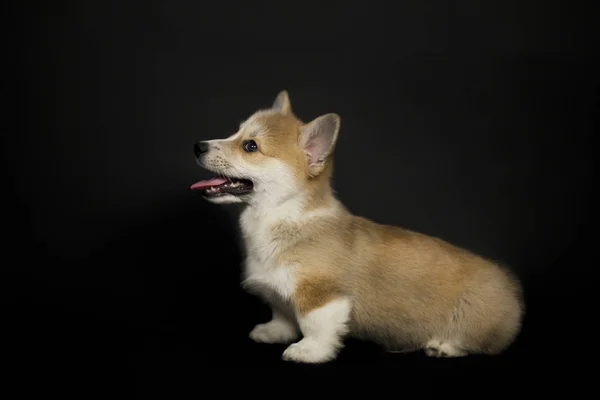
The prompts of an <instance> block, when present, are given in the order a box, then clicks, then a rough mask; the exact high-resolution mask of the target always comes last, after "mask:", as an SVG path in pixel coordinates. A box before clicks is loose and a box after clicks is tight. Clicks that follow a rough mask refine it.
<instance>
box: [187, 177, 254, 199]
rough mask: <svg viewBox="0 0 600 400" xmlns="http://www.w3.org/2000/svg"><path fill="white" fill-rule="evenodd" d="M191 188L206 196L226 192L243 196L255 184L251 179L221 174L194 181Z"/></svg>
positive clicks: (217, 195)
mask: <svg viewBox="0 0 600 400" xmlns="http://www.w3.org/2000/svg"><path fill="white" fill-rule="evenodd" d="M190 189H192V190H193V191H194V192H202V195H204V196H205V197H219V196H223V195H226V194H229V195H233V196H241V195H244V194H248V193H250V192H252V190H253V189H254V184H253V183H252V181H251V180H249V179H240V178H231V177H226V176H220V177H218V178H213V179H209V180H206V181H200V182H196V183H194V184H193V185H192V186H191V187H190Z"/></svg>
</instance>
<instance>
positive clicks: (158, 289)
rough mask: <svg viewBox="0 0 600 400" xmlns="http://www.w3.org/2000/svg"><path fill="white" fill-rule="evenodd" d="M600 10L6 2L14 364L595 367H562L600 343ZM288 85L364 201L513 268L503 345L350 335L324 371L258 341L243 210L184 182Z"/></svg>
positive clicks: (343, 179) (345, 185)
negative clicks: (599, 314)
mask: <svg viewBox="0 0 600 400" xmlns="http://www.w3.org/2000/svg"><path fill="white" fill-rule="evenodd" d="M592 10H593V8H591V7H586V5H585V4H584V3H582V2H566V1H565V2H554V3H548V2H545V3H543V4H542V3H535V2H531V1H506V0H504V1H500V0H498V1H486V2H481V1H475V0H473V1H454V2H443V1H439V2H432V1H408V2H398V4H396V5H394V6H392V5H391V3H390V5H387V6H385V7H383V6H381V5H377V3H374V2H342V1H330V2H323V3H320V4H319V3H314V4H313V3H310V2H290V3H285V2H281V1H280V2H272V3H269V2H248V3H247V4H245V3H239V4H238V3H234V2H221V3H219V4H210V5H209V4H208V3H203V2H196V1H173V2H167V1H138V2H134V1H126V0H125V1H124V0H121V1H107V0H105V1H87V2H75V1H56V2H48V3H47V4H45V5H36V4H34V3H21V4H20V5H19V6H18V7H15V6H14V4H13V6H12V7H8V8H7V9H5V12H4V13H3V14H4V17H5V18H6V22H7V23H6V24H5V25H4V30H5V35H4V37H5V42H6V45H5V47H4V49H5V55H6V57H5V60H6V61H5V63H4V68H7V69H6V71H7V72H6V73H5V74H3V78H2V81H3V82H2V86H3V93H4V96H3V97H4V99H5V100H6V105H5V107H4V111H5V118H3V122H4V124H5V126H4V127H3V129H2V130H3V134H2V137H3V146H2V148H3V161H4V166H3V173H4V174H6V179H4V181H5V185H6V186H5V190H6V191H5V196H3V197H4V200H5V202H6V205H5V207H3V209H4V216H3V221H4V223H3V227H4V230H5V237H8V238H9V239H8V240H6V239H5V241H4V244H5V251H4V253H5V262H3V267H2V270H3V272H6V274H7V275H6V279H3V280H2V283H3V286H5V288H4V289H3V297H4V298H5V299H6V301H3V304H4V305H5V306H4V307H3V308H4V310H5V311H4V313H3V314H4V316H3V320H4V324H5V325H4V326H5V328H4V329H3V331H4V332H5V333H8V337H9V339H8V340H7V341H6V343H8V344H9V346H8V347H7V350H10V351H11V353H12V354H16V356H15V357H9V358H8V360H10V363H11V364H10V365H12V371H13V372H14V376H15V377H31V376H35V377H37V378H51V379H48V382H51V384H52V385H55V386H56V387H58V388H62V389H64V388H66V387H72V386H71V385H73V383H74V382H84V383H86V385H87V383H89V384H91V385H93V386H87V387H88V388H90V387H94V388H96V389H95V390H101V389H106V388H112V387H116V385H125V386H124V387H128V388H135V389H136V390H139V391H148V392H152V391H154V390H155V388H157V387H171V388H172V387H173V386H177V387H178V388H182V387H187V386H186V385H187V384H190V385H191V382H193V381H194V379H198V377H199V376H203V377H204V378H206V377H207V376H209V375H207V372H206V371H215V369H216V368H220V367H230V368H231V367H240V368H241V367H244V368H250V369H254V370H256V368H259V367H263V368H266V367H271V368H274V369H276V370H278V371H292V372H294V373H297V372H298V371H302V372H306V373H313V372H318V371H321V372H322V371H327V372H335V371H340V370H343V371H347V368H344V367H352V368H361V369H362V368H363V367H368V369H374V368H380V367H381V368H383V367H388V368H394V369H396V370H399V371H403V372H402V373H403V374H404V375H403V376H405V377H406V376H407V374H408V373H409V372H414V373H415V374H416V375H426V376H429V377H432V376H437V375H435V374H438V373H439V374H441V375H447V374H450V373H463V372H467V371H468V373H469V374H473V373H475V372H483V373H486V374H492V375H493V374H499V373H502V374H511V376H519V375H521V374H522V373H523V371H528V370H532V369H536V370H540V369H544V371H546V372H549V371H550V372H559V373H561V372H562V371H567V370H572V369H573V368H575V367H576V366H581V365H582V364H567V363H566V361H565V360H567V359H568V358H569V357H571V358H572V360H575V361H577V360H579V359H580V357H581V356H583V355H585V354H586V353H588V354H589V353H590V352H591V353H595V351H594V350H593V348H590V347H589V346H590V345H592V344H593V343H594V339H593V337H594V336H593V333H590V332H589V331H588V327H587V325H586V324H590V323H592V322H593V317H592V318H591V317H590V314H588V313H589V311H588V310H587V307H586V306H587V302H589V301H590V300H588V298H587V297H585V295H586V294H587V291H588V290H589V289H588V288H591V283H592V278H591V274H590V272H591V268H592V267H593V266H594V264H595V263H594V261H593V259H591V258H590V257H591V255H593V254H594V252H595V245H594V242H593V235H592V234H591V232H593V227H592V222H591V221H592V218H593V217H594V216H595V210H594V209H592V206H593V201H592V187H593V186H592V181H593V175H594V165H593V159H594V155H595V154H594V152H595V149H594V148H593V146H592V132H593V128H594V126H593V119H594V117H595V115H594V114H595V113H596V112H597V111H596V108H595V102H596V96H597V83H598V80H597V76H596V73H595V71H596V69H597V68H598V62H597V61H596V59H595V53H594V50H595V49H594V46H593V44H594V39H595V35H594V34H595V32H594V29H593V24H592V23H593V20H594V17H595V15H594V13H593V12H592ZM282 89H287V90H288V91H289V94H290V96H291V101H292V107H293V109H294V111H295V112H296V113H297V114H298V115H299V117H301V118H302V119H304V120H310V119H313V118H315V117H317V116H319V115H321V114H325V113H328V112H336V113H338V114H340V115H341V117H342V128H341V133H340V137H339V142H338V146H337V158H336V169H335V182H334V184H335V188H336V190H337V192H338V195H339V197H340V198H341V200H342V201H343V202H344V203H345V204H346V205H347V206H348V207H349V208H350V209H351V210H352V211H353V212H355V213H357V214H360V215H363V216H366V217H370V218H373V219H375V220H378V221H380V222H385V223H390V224H398V225H403V226H405V227H407V228H410V229H414V230H418V231H421V232H424V233H428V234H431V235H434V236H439V237H442V238H444V239H446V240H448V241H451V242H453V243H455V244H457V245H460V246H464V247H466V248H469V249H471V250H474V251H477V252H479V253H481V254H483V255H485V256H487V257H490V258H494V259H497V260H500V261H502V262H504V263H507V264H509V265H511V266H512V267H513V268H514V269H515V271H516V272H517V273H518V274H519V276H520V277H521V278H522V279H523V282H524V283H525V285H526V290H527V292H526V294H527V305H528V314H527V319H526V322H525V326H524V329H523V334H522V335H521V337H520V338H519V341H518V342H517V343H516V344H515V345H514V346H513V348H512V349H511V350H510V351H509V352H508V353H507V354H505V355H503V356H500V357H496V358H485V357H483V358H481V357H470V358H468V359H460V360H433V359H427V358H426V357H425V356H424V355H422V354H411V355H389V354H385V353H382V352H381V350H380V349H379V348H377V347H376V346H373V345H370V344H368V343H358V342H354V341H349V342H348V345H347V348H346V349H345V350H344V351H343V352H342V353H341V355H340V357H339V359H338V360H336V361H335V362H333V363H331V364H329V365H324V366H298V365H291V364H288V363H284V362H282V361H281V360H280V355H281V352H282V351H283V348H284V347H283V346H268V345H257V344H254V343H252V342H251V341H250V340H249V339H248V337H247V335H248V333H249V331H250V329H251V328H252V327H253V326H254V324H256V323H259V322H263V321H265V320H266V319H268V317H269V313H268V310H267V309H266V308H265V307H264V306H262V305H261V303H260V302H259V301H258V300H256V299H254V298H253V297H251V296H249V295H246V294H244V293H243V292H242V291H241V289H240V288H239V272H240V250H239V241H238V236H237V235H238V231H237V225H236V215H237V214H238V213H239V207H236V206H227V207H223V206H216V205H210V204H208V203H206V202H203V201H202V199H200V198H198V197H197V196H194V195H193V193H191V192H190V191H189V186H190V184H192V183H194V182H195V181H196V180H199V179H201V178H202V177H205V176H206V175H205V174H204V172H202V171H200V170H199V168H198V167H197V165H196V163H195V161H194V158H193V152H192V145H193V143H194V142H195V141H197V140H202V139H210V138H217V137H225V136H228V135H230V134H232V133H233V132H234V131H235V130H236V128H237V125H238V123H239V122H240V121H241V120H243V119H245V118H246V117H248V116H249V115H250V114H251V113H252V112H254V111H255V110H256V109H258V108H263V107H267V106H270V105H271V103H272V102H273V100H274V98H275V96H276V95H277V93H278V92H279V91H280V90H282ZM590 298H591V297H590ZM582 336H583V337H584V339H583V340H581V339H582ZM205 368H208V369H207V370H206V369H205ZM424 371H425V372H424ZM585 371H587V368H583V367H582V371H581V372H579V373H578V375H577V376H578V378H582V377H583V376H584V373H585ZM188 377H189V378H190V380H188V379H187V378H188ZM37 378H36V379H37ZM11 379H12V378H11ZM171 379H175V380H176V381H177V382H178V383H177V385H174V384H172V383H171V382H172V380H171Z"/></svg>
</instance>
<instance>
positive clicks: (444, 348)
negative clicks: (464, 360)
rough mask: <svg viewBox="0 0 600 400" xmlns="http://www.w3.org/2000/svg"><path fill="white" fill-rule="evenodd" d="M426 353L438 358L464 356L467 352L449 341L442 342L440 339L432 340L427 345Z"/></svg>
mask: <svg viewBox="0 0 600 400" xmlns="http://www.w3.org/2000/svg"><path fill="white" fill-rule="evenodd" d="M425 354H426V355H427V356H428V357H436V358H452V357H464V356H466V355H467V352H465V351H463V350H461V349H459V348H458V347H455V346H453V345H452V344H450V343H448V342H440V341H439V340H430V341H429V342H428V343H427V345H426V346H425Z"/></svg>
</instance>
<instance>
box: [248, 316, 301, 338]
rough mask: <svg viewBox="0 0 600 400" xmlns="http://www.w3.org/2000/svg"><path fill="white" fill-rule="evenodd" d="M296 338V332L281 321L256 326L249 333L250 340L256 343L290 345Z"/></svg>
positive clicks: (290, 325)
mask: <svg viewBox="0 0 600 400" xmlns="http://www.w3.org/2000/svg"><path fill="white" fill-rule="evenodd" d="M297 338H298V331H297V330H296V327H295V326H293V325H292V324H290V323H288V322H286V321H283V320H273V321H270V322H267V323H266V324H258V325H256V326H255V327H254V329H252V331H251V332H250V339H252V340H254V341H255V342H257V343H291V342H293V341H294V340H296V339H297Z"/></svg>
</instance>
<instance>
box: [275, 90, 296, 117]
mask: <svg viewBox="0 0 600 400" xmlns="http://www.w3.org/2000/svg"><path fill="white" fill-rule="evenodd" d="M271 108H272V109H273V110H275V111H277V112H280V113H282V114H285V115H287V114H290V113H291V112H292V105H291V103H290V96H289V95H288V92H287V90H282V91H281V92H279V94H278V95H277V97H276V98H275V101H274V102H273V106H272V107H271Z"/></svg>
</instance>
